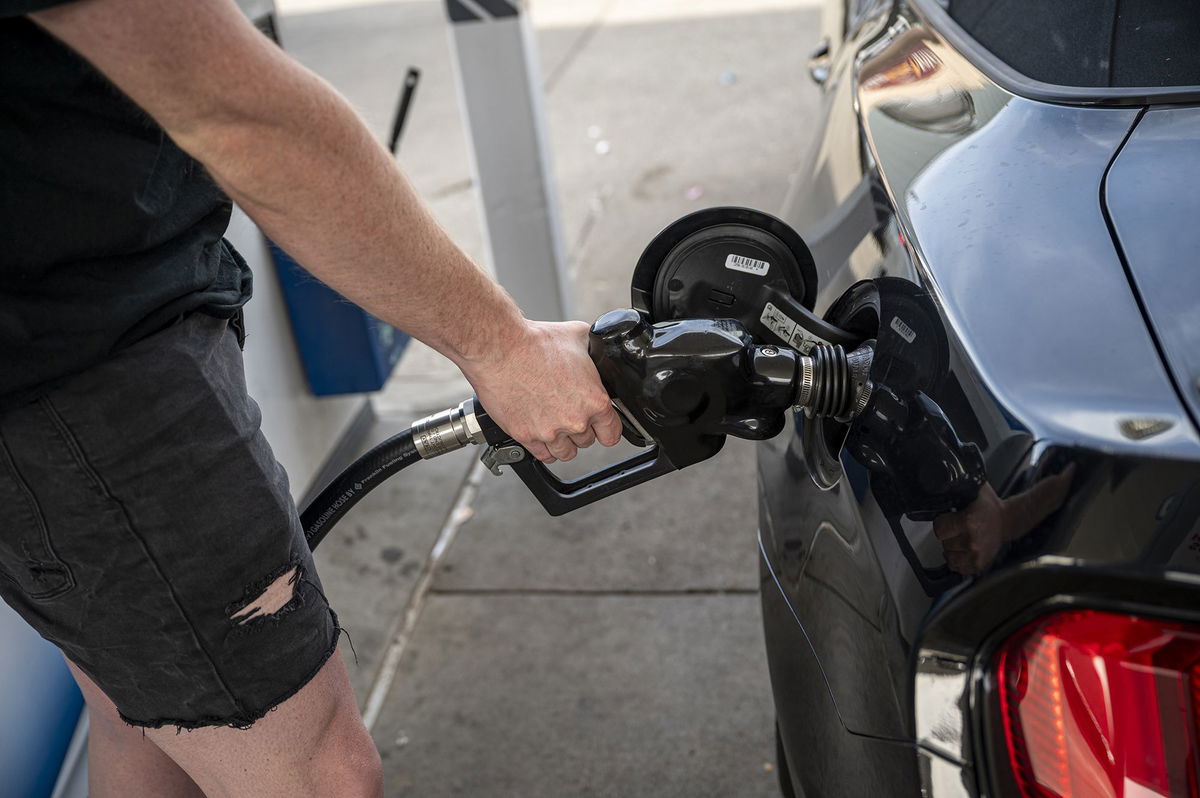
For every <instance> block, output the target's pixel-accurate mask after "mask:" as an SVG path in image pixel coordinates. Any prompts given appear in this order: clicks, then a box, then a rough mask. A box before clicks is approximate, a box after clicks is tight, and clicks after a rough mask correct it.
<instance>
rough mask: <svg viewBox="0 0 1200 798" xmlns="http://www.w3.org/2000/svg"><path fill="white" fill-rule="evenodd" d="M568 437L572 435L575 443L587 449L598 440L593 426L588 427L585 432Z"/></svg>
mask: <svg viewBox="0 0 1200 798" xmlns="http://www.w3.org/2000/svg"><path fill="white" fill-rule="evenodd" d="M568 437H570V439H571V443H573V444H575V445H576V446H578V447H579V448H580V449H586V448H587V447H589V446H591V445H592V444H593V443H595V442H596V433H595V432H594V431H593V430H592V428H591V427H588V428H587V430H586V431H585V432H582V433H579V434H577V435H570V436H568Z"/></svg>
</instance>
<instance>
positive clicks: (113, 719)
mask: <svg viewBox="0 0 1200 798" xmlns="http://www.w3.org/2000/svg"><path fill="white" fill-rule="evenodd" d="M67 667H68V668H70V669H71V675H72V676H74V677H75V681H76V682H77V683H78V684H79V689H80V691H81V692H82V693H83V698H84V700H85V701H86V702H87V707H88V794H89V795H90V796H91V798H127V796H130V795H153V796H157V797H158V798H204V793H203V792H201V790H200V788H199V787H197V786H196V782H194V781H192V779H191V777H190V776H188V774H187V773H185V772H184V770H183V768H181V767H179V765H177V764H175V762H174V760H172V759H171V757H169V756H167V755H166V754H165V753H164V752H163V751H162V749H161V748H159V747H158V745H156V744H155V743H154V741H153V740H151V739H150V738H149V737H148V736H147V735H146V732H145V730H144V729H139V728H138V727H136V726H130V725H129V724H128V723H126V722H125V721H123V720H121V718H120V716H119V715H118V714H117V708H116V706H115V705H114V704H113V702H112V701H110V700H109V698H108V696H106V695H105V694H104V692H103V691H102V690H101V689H100V688H99V687H97V686H96V683H95V682H93V681H92V680H91V679H90V678H88V675H87V674H86V673H84V672H83V671H81V670H79V668H77V667H75V666H74V665H72V664H71V662H70V660H68V661H67Z"/></svg>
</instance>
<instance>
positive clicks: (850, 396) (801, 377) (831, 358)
mask: <svg viewBox="0 0 1200 798" xmlns="http://www.w3.org/2000/svg"><path fill="white" fill-rule="evenodd" d="M874 357H875V342H874V341H867V342H866V343H865V344H863V345H862V346H860V347H858V348H857V349H855V350H854V351H853V352H850V353H849V354H847V353H846V350H845V349H843V348H842V346H841V345H840V344H835V345H828V344H821V345H818V346H816V347H813V349H812V351H811V352H810V353H809V354H807V355H801V356H800V362H799V364H798V369H797V383H798V385H797V392H796V409H798V410H803V411H804V413H805V415H807V416H809V417H810V418H812V417H819V418H832V419H834V420H835V421H841V422H848V421H851V420H853V419H854V418H856V417H857V416H858V414H859V413H861V412H862V411H863V409H864V408H866V406H867V402H868V401H870V399H871V391H872V390H873V387H874V386H873V385H872V384H871V380H870V373H871V362H872V360H874Z"/></svg>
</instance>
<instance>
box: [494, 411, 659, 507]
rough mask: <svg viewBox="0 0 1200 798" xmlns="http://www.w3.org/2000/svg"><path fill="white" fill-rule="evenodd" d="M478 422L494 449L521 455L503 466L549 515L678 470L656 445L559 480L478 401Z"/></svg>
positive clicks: (589, 502)
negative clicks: (519, 479)
mask: <svg viewBox="0 0 1200 798" xmlns="http://www.w3.org/2000/svg"><path fill="white" fill-rule="evenodd" d="M475 418H476V419H477V420H478V422H479V425H480V427H481V428H482V429H483V435H484V438H485V440H486V441H487V443H488V444H489V445H490V446H491V447H492V448H493V449H504V450H507V451H509V452H516V451H519V452H520V454H519V455H518V456H517V458H512V459H508V458H506V459H505V460H503V461H500V462H503V464H504V465H507V466H509V467H510V468H512V470H513V472H514V473H516V475H517V476H518V477H520V478H521V481H522V482H524V483H525V487H526V488H527V489H528V490H529V492H530V493H532V494H533V496H534V498H536V499H537V500H538V502H539V503H540V504H541V505H542V507H543V508H545V510H546V512H547V513H549V514H550V515H565V514H566V513H569V512H571V511H572V510H577V509H579V508H580V507H584V506H586V505H589V504H591V503H592V502H596V501H599V500H600V499H604V498H607V497H609V496H612V495H613V494H616V493H620V492H621V491H623V490H627V489H629V488H632V487H633V486H635V485H640V484H642V483H643V482H649V481H650V480H652V479H655V478H656V477H660V476H662V475H663V474H669V473H670V472H672V471H675V470H676V466H675V465H674V464H673V463H671V461H670V459H668V457H667V455H666V452H665V451H664V450H663V448H662V447H661V446H659V445H658V444H657V443H656V444H654V445H652V446H650V447H649V448H647V449H644V450H642V451H640V452H637V453H636V454H633V455H631V456H629V457H627V458H625V459H624V460H622V461H621V462H619V463H614V464H613V465H610V466H606V467H605V468H601V469H598V470H596V471H593V472H591V473H590V474H586V475H584V476H582V477H579V478H578V479H573V480H563V479H559V478H558V477H557V476H555V475H554V474H553V473H551V471H550V469H549V468H547V467H546V466H545V464H543V463H542V462H541V461H540V460H538V459H537V458H536V457H534V456H533V455H531V454H530V453H529V452H528V451H527V450H526V449H525V448H524V447H523V446H521V445H520V444H518V443H517V442H516V441H514V440H513V439H512V438H511V437H510V436H509V435H508V433H506V432H505V431H504V430H502V429H500V427H499V426H498V425H497V424H496V422H495V421H493V420H492V418H491V416H489V415H488V414H487V411H486V410H484V409H483V407H482V406H480V404H479V403H478V401H476V402H475ZM627 429H628V427H627ZM518 458H519V459H518Z"/></svg>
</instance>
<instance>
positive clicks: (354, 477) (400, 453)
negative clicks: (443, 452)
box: [300, 429, 421, 549]
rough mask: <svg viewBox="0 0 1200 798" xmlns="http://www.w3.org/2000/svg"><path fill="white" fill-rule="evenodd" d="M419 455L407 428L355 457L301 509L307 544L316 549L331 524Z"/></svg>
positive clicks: (411, 434)
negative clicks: (360, 455) (348, 465)
mask: <svg viewBox="0 0 1200 798" xmlns="http://www.w3.org/2000/svg"><path fill="white" fill-rule="evenodd" d="M420 459H421V455H420V454H418V453H417V447H416V446H415V445H414V444H413V432H412V430H411V429H408V430H405V431H404V432H401V433H400V434H399V435H393V436H392V437H390V438H388V439H387V440H386V441H384V442H383V443H381V444H379V445H378V446H376V447H375V448H374V449H372V450H371V451H369V452H367V453H366V454H364V455H363V456H362V457H360V458H358V459H357V460H355V461H354V462H353V463H352V464H351V465H350V467H349V468H347V469H346V470H345V471H343V472H342V473H340V474H338V476H337V477H336V478H335V479H334V480H333V482H330V483H329V484H328V485H326V486H325V489H324V490H322V491H321V492H320V493H319V494H318V495H317V498H315V499H313V500H312V502H310V503H309V505H308V506H307V507H305V508H304V511H303V512H301V513H300V526H301V527H302V528H303V529H304V537H305V538H306V539H307V540H308V547H309V548H310V549H316V548H317V546H318V545H319V544H320V543H321V541H322V540H324V539H325V536H326V535H328V534H329V530H331V529H333V526H334V524H336V523H337V522H338V521H339V520H341V518H342V516H343V515H345V514H346V513H347V511H349V509H350V508H351V507H353V506H354V505H355V504H357V503H358V500H359V499H361V498H362V497H363V496H366V495H367V494H368V493H370V492H371V491H372V490H374V489H375V488H377V487H379V485H380V483H382V482H383V481H384V480H386V479H387V478H388V477H390V476H392V475H393V474H395V473H397V472H399V471H402V470H403V469H405V468H406V467H408V466H409V465H411V464H412V463H415V462H416V461H418V460H420Z"/></svg>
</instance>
